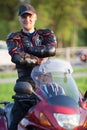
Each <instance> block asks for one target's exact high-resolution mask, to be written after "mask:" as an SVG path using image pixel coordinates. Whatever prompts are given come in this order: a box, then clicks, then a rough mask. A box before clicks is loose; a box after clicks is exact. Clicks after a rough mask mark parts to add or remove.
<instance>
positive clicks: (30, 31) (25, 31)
mask: <svg viewBox="0 0 87 130" xmlns="http://www.w3.org/2000/svg"><path fill="white" fill-rule="evenodd" d="M34 31H35V29H32V30H29V31H28V30H25V29H23V32H24V33H33V32H34Z"/></svg>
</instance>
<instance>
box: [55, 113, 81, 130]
mask: <svg viewBox="0 0 87 130" xmlns="http://www.w3.org/2000/svg"><path fill="white" fill-rule="evenodd" d="M54 118H55V119H56V121H57V123H58V124H59V125H60V126H61V127H62V128H65V129H67V130H71V129H74V128H75V127H76V126H78V125H79V122H80V115H79V114H72V115H69V114H58V113H54Z"/></svg>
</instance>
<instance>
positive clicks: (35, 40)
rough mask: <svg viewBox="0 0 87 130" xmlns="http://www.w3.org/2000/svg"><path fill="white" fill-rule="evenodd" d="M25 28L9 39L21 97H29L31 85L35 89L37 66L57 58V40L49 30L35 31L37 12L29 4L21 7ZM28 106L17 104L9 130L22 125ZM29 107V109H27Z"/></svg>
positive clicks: (17, 88)
mask: <svg viewBox="0 0 87 130" xmlns="http://www.w3.org/2000/svg"><path fill="white" fill-rule="evenodd" d="M18 17H19V21H20V24H21V26H22V29H21V31H18V32H14V33H10V34H9V35H8V37H7V47H8V52H9V54H10V55H11V60H12V62H13V63H15V64H16V68H17V72H18V79H17V81H16V85H15V87H14V91H15V92H16V94H17V95H24V94H27V93H26V91H25V89H27V82H29V83H30V84H32V86H33V87H34V88H35V85H34V83H33V81H32V79H31V76H30V75H31V71H32V69H33V67H34V66H36V65H40V64H41V63H42V62H43V60H44V59H45V60H46V59H47V57H50V56H54V55H55V54H56V46H57V42H56V38H55V35H54V33H53V32H52V31H51V30H49V29H35V27H34V26H35V22H36V20H37V14H36V10H35V9H34V8H33V7H32V6H31V5H29V4H24V5H21V6H20V8H19V13H18ZM26 103H27V102H23V104H22V103H20V102H19V101H17V100H15V101H14V106H13V109H12V114H13V120H12V122H11V125H10V126H9V130H17V125H18V123H19V121H20V120H21V119H22V118H23V116H24V114H25V113H26V112H27V111H28V109H29V108H30V104H29V103H28V104H27V105H26ZM25 105H26V109H25Z"/></svg>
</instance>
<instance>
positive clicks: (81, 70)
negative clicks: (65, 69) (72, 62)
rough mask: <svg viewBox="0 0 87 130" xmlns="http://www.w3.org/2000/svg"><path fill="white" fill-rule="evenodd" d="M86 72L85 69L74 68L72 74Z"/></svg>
mask: <svg viewBox="0 0 87 130" xmlns="http://www.w3.org/2000/svg"><path fill="white" fill-rule="evenodd" d="M81 72H82V73H83V72H87V68H74V73H81Z"/></svg>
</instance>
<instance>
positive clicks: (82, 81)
mask: <svg viewBox="0 0 87 130" xmlns="http://www.w3.org/2000/svg"><path fill="white" fill-rule="evenodd" d="M75 81H76V83H77V86H78V88H79V89H80V91H81V92H82V93H83V94H84V93H85V91H86V90H87V77H80V78H75Z"/></svg>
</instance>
